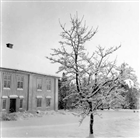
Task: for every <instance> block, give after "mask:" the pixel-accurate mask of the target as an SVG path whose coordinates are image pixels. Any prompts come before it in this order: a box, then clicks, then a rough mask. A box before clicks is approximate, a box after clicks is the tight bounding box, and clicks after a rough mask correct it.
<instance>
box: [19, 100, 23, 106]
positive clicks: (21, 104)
mask: <svg viewBox="0 0 140 138" xmlns="http://www.w3.org/2000/svg"><path fill="white" fill-rule="evenodd" d="M19 108H23V99H20V104H19Z"/></svg>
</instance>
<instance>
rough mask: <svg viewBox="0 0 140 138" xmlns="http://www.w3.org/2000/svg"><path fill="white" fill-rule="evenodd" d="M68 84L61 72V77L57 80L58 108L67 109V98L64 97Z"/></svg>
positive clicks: (66, 93)
mask: <svg viewBox="0 0 140 138" xmlns="http://www.w3.org/2000/svg"><path fill="white" fill-rule="evenodd" d="M68 91H69V85H68V84H67V77H66V75H65V73H64V72H63V74H62V78H61V79H60V80H59V102H58V107H59V109H65V110H66V109H67V100H66V99H65V100H64V98H65V97H66V96H67V95H68Z"/></svg>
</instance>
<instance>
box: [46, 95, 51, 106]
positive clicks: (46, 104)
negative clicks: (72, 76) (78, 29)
mask: <svg viewBox="0 0 140 138" xmlns="http://www.w3.org/2000/svg"><path fill="white" fill-rule="evenodd" d="M47 100H49V105H48V103H47ZM46 107H47V108H49V107H51V98H50V97H49V98H48V97H46Z"/></svg>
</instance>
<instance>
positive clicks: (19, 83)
mask: <svg viewBox="0 0 140 138" xmlns="http://www.w3.org/2000/svg"><path fill="white" fill-rule="evenodd" d="M23 83H24V77H23V76H20V75H18V76H17V89H23Z"/></svg>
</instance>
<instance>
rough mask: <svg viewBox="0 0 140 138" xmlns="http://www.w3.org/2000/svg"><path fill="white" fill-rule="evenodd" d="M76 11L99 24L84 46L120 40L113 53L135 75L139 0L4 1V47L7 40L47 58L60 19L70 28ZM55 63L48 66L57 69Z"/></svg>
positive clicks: (23, 50)
mask: <svg viewBox="0 0 140 138" xmlns="http://www.w3.org/2000/svg"><path fill="white" fill-rule="evenodd" d="M76 12H78V16H79V17H82V16H83V15H84V20H86V23H87V25H88V26H89V27H93V28H95V29H96V27H97V26H98V27H99V28H98V33H97V34H96V35H95V36H94V37H93V39H92V41H90V43H88V44H87V47H86V48H87V50H89V51H93V50H94V49H95V47H96V46H98V45H101V46H103V47H110V46H118V45H120V44H121V45H122V47H121V49H119V50H118V52H117V53H115V54H114V57H115V56H117V59H118V64H120V63H122V62H126V63H128V64H129V65H130V66H132V67H133V68H134V70H135V71H136V73H137V75H138V71H139V70H140V67H139V63H140V62H139V59H140V56H139V52H140V49H139V4H138V2H3V3H2V47H3V50H5V48H4V47H5V44H6V43H12V44H14V48H13V50H14V51H17V52H19V53H25V54H26V53H28V54H30V55H32V56H37V57H41V58H44V60H47V59H45V56H49V54H50V53H51V48H57V47H59V46H60V45H59V43H58V41H59V40H61V37H60V36H59V35H60V32H61V28H60V25H59V19H60V21H61V23H66V27H68V28H69V22H70V14H71V15H74V14H75V13H76ZM15 56H16V55H15ZM24 58H26V57H24ZM27 60H28V59H27ZM50 67H51V66H50ZM55 67H56V68H50V70H51V71H52V72H56V71H57V69H58V65H56V66H55ZM139 75H140V74H139Z"/></svg>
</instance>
